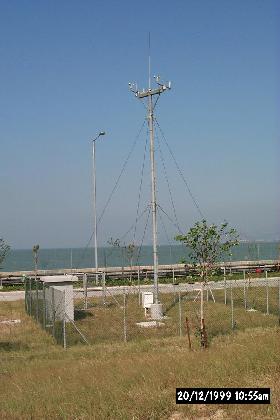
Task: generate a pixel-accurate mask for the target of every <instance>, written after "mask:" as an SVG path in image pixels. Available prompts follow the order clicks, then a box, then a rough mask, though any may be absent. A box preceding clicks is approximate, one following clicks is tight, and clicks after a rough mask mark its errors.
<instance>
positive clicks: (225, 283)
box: [224, 266, 227, 305]
mask: <svg viewBox="0 0 280 420" xmlns="http://www.w3.org/2000/svg"><path fill="white" fill-rule="evenodd" d="M224 286H225V305H226V304H227V279H226V266H224Z"/></svg>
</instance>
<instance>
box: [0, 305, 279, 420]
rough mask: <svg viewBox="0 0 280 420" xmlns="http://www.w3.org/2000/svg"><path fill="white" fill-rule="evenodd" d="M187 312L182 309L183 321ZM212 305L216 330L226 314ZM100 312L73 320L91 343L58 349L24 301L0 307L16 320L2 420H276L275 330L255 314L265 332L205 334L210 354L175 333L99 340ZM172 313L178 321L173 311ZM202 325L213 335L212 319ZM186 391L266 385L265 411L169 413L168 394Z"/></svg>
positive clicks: (8, 338)
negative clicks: (268, 400)
mask: <svg viewBox="0 0 280 420" xmlns="http://www.w3.org/2000/svg"><path fill="white" fill-rule="evenodd" d="M135 298H136V297H135ZM132 303H133V300H132V299H131V300H130V302H128V305H130V304H131V305H132ZM191 304H192V303H191V302H187V301H186V302H185V303H184V305H183V310H184V316H185V311H188V310H190V307H189V305H191ZM212 305H213V303H212V302H209V303H208V308H207V310H210V308H211V311H210V312H211V313H212V316H213V317H214V318H215V317H216V318H217V319H219V320H220V323H221V325H222V322H223V319H224V318H225V312H222V309H223V310H224V311H225V310H227V309H228V308H227V307H226V306H225V305H222V304H221V303H218V304H217V305H216V306H215V310H214V309H213V306H212ZM133 307H135V305H134V306H133ZM102 310H103V311H107V313H108V308H107V309H104V308H100V307H98V306H96V307H95V308H93V309H92V316H89V317H87V318H85V319H80V320H79V321H78V324H79V325H80V327H81V328H85V330H87V331H89V330H91V331H92V333H91V338H92V339H93V338H94V337H95V340H93V341H94V343H95V344H94V345H92V346H86V345H76V346H72V347H70V348H69V349H67V350H63V349H62V348H61V347H60V346H58V345H56V344H55V342H54V340H53V338H52V337H51V336H50V335H48V334H47V333H46V332H45V331H43V330H42V329H41V327H40V326H39V325H37V324H36V323H35V321H34V320H33V319H32V318H30V317H28V316H27V315H26V314H25V313H24V307H23V302H6V303H1V305H0V320H1V319H5V318H6V319H7V318H8V319H21V323H20V324H16V325H13V326H7V325H6V324H0V329H1V331H0V332H1V341H0V351H1V359H0V375H1V395H0V418H1V419H2V418H3V419H47V418H48V419H89V418H90V419H135V420H137V419H170V420H171V419H172V420H175V419H176V420H183V419H201V420H202V419H216V420H219V419H278V418H280V381H279V374H280V330H279V328H278V327H277V326H275V322H274V321H275V319H274V318H273V315H269V316H264V315H263V314H258V316H259V317H260V319H262V320H266V321H265V323H264V321H263V323H262V324H259V325H263V326H259V327H256V322H255V323H253V322H251V324H249V325H247V327H246V325H244V328H242V329H241V328H240V329H238V330H236V331H235V332H234V333H233V334H230V335H229V334H227V333H228V332H229V331H230V329H229V330H227V329H225V330H224V331H223V335H221V334H220V333H219V332H215V331H212V333H211V334H212V339H211V346H210V348H209V349H207V350H200V349H199V348H198V347H196V346H194V349H193V350H192V351H190V350H189V349H188V346H187V340H186V337H185V336H183V337H181V338H180V337H178V334H177V336H174V335H173V336H171V334H170V335H168V334H166V335H164V336H161V335H156V336H152V335H151V336H150V337H148V338H146V337H145V338H146V339H145V340H136V339H133V340H131V341H128V342H127V343H122V342H121V341H120V340H119V341H117V340H111V341H110V340H103V341H102V334H103V335H104V334H105V332H104V331H106V330H107V329H108V325H109V324H104V326H103V327H102V328H101V327H100V322H101V320H102V319H104V317H101V315H100V314H99V315H98V311H102ZM119 310H121V309H120V308H119ZM131 310H132V309H131ZM240 310H241V309H240ZM170 311H174V314H176V311H177V307H176V305H174V307H173V308H171V309H170ZM219 313H220V316H219ZM226 313H227V312H226ZM243 313H244V311H243ZM251 315H253V314H250V316H251ZM174 316H175V315H174ZM240 316H241V315H240ZM170 317H171V315H170ZM271 317H272V318H271ZM171 318H172V317H171ZM216 318H215V319H216ZM98 320H99V322H98ZM85 321H86V323H84V324H83V322H85ZM107 322H109V321H107ZM114 322H116V319H114V317H113V318H112V319H111V324H112V325H113V326H114ZM244 322H245V321H244ZM259 322H260V320H259V321H258V322H257V324H258V323H259ZM98 324H99V328H98V327H97V326H98ZM208 324H209V330H211V328H210V325H214V323H213V322H212V321H211V320H210V318H209V316H208ZM226 325H227V323H226ZM269 325H270V326H269ZM272 325H274V326H272ZM115 328H117V327H116V325H115ZM170 328H171V327H170ZM97 330H99V332H98V331H97ZM102 331H103V332H102ZM98 334H99V336H98ZM128 334H129V329H128ZM148 334H151V333H150V332H149V333H148ZM89 335H90V334H89ZM107 335H110V334H109V333H107ZM97 337H99V339H97ZM184 386H185V387H201V386H204V387H271V390H272V403H271V404H270V405H203V404H201V405H185V406H179V405H178V406H176V404H175V388H176V387H184Z"/></svg>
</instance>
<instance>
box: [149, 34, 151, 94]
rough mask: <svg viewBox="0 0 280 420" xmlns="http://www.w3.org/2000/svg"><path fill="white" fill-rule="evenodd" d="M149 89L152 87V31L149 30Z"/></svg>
mask: <svg viewBox="0 0 280 420" xmlns="http://www.w3.org/2000/svg"><path fill="white" fill-rule="evenodd" d="M149 89H151V32H149Z"/></svg>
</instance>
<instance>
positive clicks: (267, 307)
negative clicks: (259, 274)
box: [265, 270, 269, 315]
mask: <svg viewBox="0 0 280 420" xmlns="http://www.w3.org/2000/svg"><path fill="white" fill-rule="evenodd" d="M265 279H266V315H269V294H268V278H267V270H265Z"/></svg>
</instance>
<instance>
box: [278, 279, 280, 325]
mask: <svg viewBox="0 0 280 420" xmlns="http://www.w3.org/2000/svg"><path fill="white" fill-rule="evenodd" d="M278 324H279V325H280V280H278Z"/></svg>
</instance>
